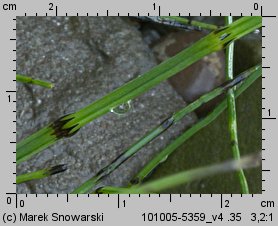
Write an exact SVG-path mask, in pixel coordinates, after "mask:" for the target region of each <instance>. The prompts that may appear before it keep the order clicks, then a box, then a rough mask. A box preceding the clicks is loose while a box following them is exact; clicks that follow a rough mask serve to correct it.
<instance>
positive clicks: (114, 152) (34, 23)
mask: <svg viewBox="0 0 278 226" xmlns="http://www.w3.org/2000/svg"><path fill="white" fill-rule="evenodd" d="M155 64H156V62H155V60H154V57H153V55H152V54H151V51H150V50H149V48H148V47H147V45H146V44H145V43H144V42H143V41H142V38H141V34H140V32H139V31H138V30H136V28H135V27H134V26H131V25H130V24H129V23H127V22H126V21H124V20H122V18H119V17H112V18H111V17H98V18H93V17H90V18H85V17H81V18H78V17H17V72H18V73H22V74H27V75H29V76H32V77H34V78H38V79H44V80H47V81H50V82H52V83H54V84H55V88H53V89H52V90H48V89H44V88H41V87H37V86H29V85H24V84H18V85H17V141H20V140H22V139H23V138H24V137H26V136H28V135H30V134H32V133H33V132H35V131H37V130H38V129H40V128H42V127H43V126H45V125H47V124H48V123H49V122H52V121H54V120H55V119H57V118H58V117H60V116H62V115H64V114H67V113H71V112H74V111H76V110H78V109H80V108H82V107H83V106H86V105H87V104H89V103H91V102H93V101H95V100H97V99H98V98H100V97H102V96H104V95H105V94H107V93H108V92H109V91H112V90H113V89H115V88H117V87H119V86H121V85H122V84H124V83H125V82H127V81H129V80H130V79H132V78H134V77H136V76H138V75H139V74H142V73H144V72H145V71H147V70H149V69H150V68H152V67H153V66H154V65H155ZM184 104H185V103H184V101H183V100H182V99H181V98H180V97H179V96H178V95H177V94H176V92H175V91H174V90H173V89H172V87H171V86H170V85H168V83H166V82H164V83H162V84H160V85H159V86H157V87H156V88H154V89H152V90H150V91H149V92H147V93H146V94H144V95H142V96H141V97H139V98H137V99H136V100H135V101H133V102H132V106H133V107H132V110H131V111H129V112H128V113H126V114H125V115H123V116H119V115H115V114H113V113H110V114H107V115H105V116H103V117H101V118H98V119H97V120H95V121H93V122H92V123H90V124H89V125H87V126H85V127H84V128H82V129H81V130H80V131H79V132H78V133H77V134H76V135H75V136H73V137H71V138H69V139H65V140H61V141H59V142H57V143H56V144H55V145H53V146H51V147H50V148H48V149H46V150H44V151H43V152H41V153H40V154H38V155H36V156H35V157H33V158H32V159H30V160H28V161H27V162H24V163H22V164H20V165H19V166H18V167H17V173H18V174H21V173H26V172H30V171H34V170H37V169H40V168H44V167H46V166H52V165H56V164H61V163H66V164H68V170H67V171H66V172H64V173H63V174H58V175H55V176H52V177H49V178H46V179H42V180H38V181H33V182H29V183H26V184H23V185H18V186H17V192H18V193H68V192H71V191H72V190H73V189H74V188H75V187H77V186H78V185H80V184H81V183H82V182H84V181H85V180H86V179H88V178H90V177H91V176H93V175H94V174H95V173H96V172H97V171H98V170H100V169H101V168H102V167H104V166H106V165H107V164H109V163H110V162H111V161H112V160H113V159H114V158H115V157H117V156H118V155H119V154H120V153H121V152H122V151H123V150H125V148H127V147H128V146H129V145H131V144H132V143H133V142H134V141H136V140H137V139H138V138H140V137H141V136H142V135H143V134H145V133H146V132H147V131H148V130H149V129H150V128H152V127H153V126H155V125H157V124H159V122H161V121H162V120H163V119H165V118H166V117H167V116H168V115H169V114H170V113H172V112H173V111H175V110H177V109H178V108H180V107H181V106H184ZM194 119H195V116H194V115H190V116H188V117H187V118H186V119H185V120H184V121H183V123H181V124H179V125H178V126H175V127H174V128H173V130H168V131H167V132H166V133H164V134H163V135H162V136H161V137H160V138H159V139H156V140H155V141H153V142H151V144H149V145H148V146H147V147H146V148H144V149H143V150H142V151H140V153H138V154H137V155H135V156H134V157H133V158H132V159H130V160H129V161H127V162H126V163H125V164H124V165H123V166H121V167H120V168H119V169H117V170H116V171H115V172H114V173H113V174H112V175H111V176H109V177H108V178H107V180H106V183H107V184H109V185H123V184H125V183H126V182H127V181H128V179H130V178H131V177H132V175H134V173H135V172H137V171H138V170H139V169H140V168H141V167H142V166H143V165H144V164H145V163H146V162H147V161H148V160H149V159H150V158H151V157H152V156H153V154H154V153H156V152H158V151H159V150H160V149H161V148H162V147H164V146H165V145H166V144H167V143H169V141H170V140H171V139H173V138H174V137H176V136H177V135H178V134H179V133H180V131H181V130H184V128H185V127H186V126H187V125H188V124H190V123H192V122H193V121H194Z"/></svg>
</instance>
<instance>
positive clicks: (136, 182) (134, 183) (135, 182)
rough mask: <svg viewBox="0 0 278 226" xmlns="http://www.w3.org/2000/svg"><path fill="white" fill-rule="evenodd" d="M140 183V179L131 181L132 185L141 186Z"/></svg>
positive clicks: (136, 178)
mask: <svg viewBox="0 0 278 226" xmlns="http://www.w3.org/2000/svg"><path fill="white" fill-rule="evenodd" d="M139 183H140V180H139V178H138V177H134V178H133V179H131V181H130V184H132V185H136V184H139Z"/></svg>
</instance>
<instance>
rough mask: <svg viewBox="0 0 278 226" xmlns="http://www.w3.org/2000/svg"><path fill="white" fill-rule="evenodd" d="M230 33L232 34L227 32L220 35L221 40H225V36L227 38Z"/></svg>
mask: <svg viewBox="0 0 278 226" xmlns="http://www.w3.org/2000/svg"><path fill="white" fill-rule="evenodd" d="M229 35H230V34H227V33H225V34H223V35H221V36H220V40H221V41H223V40H224V39H225V38H227V37H228V36H229Z"/></svg>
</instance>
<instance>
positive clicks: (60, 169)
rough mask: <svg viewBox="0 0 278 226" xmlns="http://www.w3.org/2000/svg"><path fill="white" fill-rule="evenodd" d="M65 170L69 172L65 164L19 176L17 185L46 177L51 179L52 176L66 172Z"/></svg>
mask: <svg viewBox="0 0 278 226" xmlns="http://www.w3.org/2000/svg"><path fill="white" fill-rule="evenodd" d="M65 170H67V167H66V165H64V164H62V165H57V166H53V167H48V168H45V169H41V170H38V171H35V172H31V173H26V174H22V175H18V176H16V183H17V184H21V183H24V182H27V181H31V180H38V179H43V178H45V177H49V176H51V175H54V174H57V173H61V172H64V171H65Z"/></svg>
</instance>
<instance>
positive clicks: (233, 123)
mask: <svg viewBox="0 0 278 226" xmlns="http://www.w3.org/2000/svg"><path fill="white" fill-rule="evenodd" d="M225 22H226V25H229V24H231V23H232V22H233V17H232V16H226V17H225ZM233 64H234V42H231V43H230V44H228V45H227V48H226V80H227V81H229V80H232V79H233V78H234V77H233V66H234V65H233ZM227 102H228V127H229V132H230V138H231V145H232V153H233V157H234V159H240V150H239V146H238V135H237V116H236V101H235V95H234V90H233V88H230V89H229V91H228V93H227ZM237 175H238V178H239V181H240V186H241V191H242V193H243V194H249V188H248V183H247V179H246V177H245V175H244V172H243V170H242V169H239V171H238V172H237Z"/></svg>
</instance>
